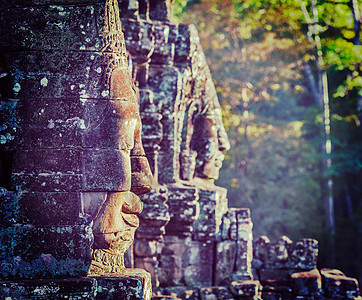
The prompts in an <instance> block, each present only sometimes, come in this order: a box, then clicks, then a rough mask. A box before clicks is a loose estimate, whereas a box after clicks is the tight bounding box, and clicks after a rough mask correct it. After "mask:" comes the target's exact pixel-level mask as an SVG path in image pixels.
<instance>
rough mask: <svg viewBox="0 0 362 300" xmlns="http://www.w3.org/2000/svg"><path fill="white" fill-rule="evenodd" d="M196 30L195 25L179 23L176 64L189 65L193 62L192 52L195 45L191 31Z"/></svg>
mask: <svg viewBox="0 0 362 300" xmlns="http://www.w3.org/2000/svg"><path fill="white" fill-rule="evenodd" d="M192 30H196V29H195V28H194V26H193V25H186V24H179V26H178V35H177V38H176V42H175V59H174V64H175V65H177V66H179V65H180V66H187V65H189V64H190V63H191V57H190V56H191V53H192V52H193V51H194V48H195V45H194V44H193V43H192V42H191V31H192Z"/></svg>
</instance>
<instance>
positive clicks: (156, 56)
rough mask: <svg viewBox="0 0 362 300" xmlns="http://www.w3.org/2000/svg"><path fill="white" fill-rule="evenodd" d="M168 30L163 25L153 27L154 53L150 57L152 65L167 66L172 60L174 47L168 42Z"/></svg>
mask: <svg viewBox="0 0 362 300" xmlns="http://www.w3.org/2000/svg"><path fill="white" fill-rule="evenodd" d="M169 32H170V28H169V26H165V25H155V26H154V32H153V33H154V35H155V41H154V43H155V44H154V51H153V53H152V56H151V62H152V64H158V65H168V64H170V63H171V62H172V61H173V58H174V51H175V48H174V45H173V44H171V43H169V42H168V36H169Z"/></svg>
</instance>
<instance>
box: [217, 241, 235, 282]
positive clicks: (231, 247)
mask: <svg viewBox="0 0 362 300" xmlns="http://www.w3.org/2000/svg"><path fill="white" fill-rule="evenodd" d="M215 256H216V258H215V272H214V278H215V279H214V280H215V285H221V284H224V283H226V282H227V281H229V280H230V277H231V274H232V273H233V271H234V265H235V259H236V242H235V241H222V242H217V243H216V253H215Z"/></svg>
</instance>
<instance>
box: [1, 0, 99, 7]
mask: <svg viewBox="0 0 362 300" xmlns="http://www.w3.org/2000/svg"><path fill="white" fill-rule="evenodd" d="M102 2H103V1H102V0H55V1H54V0H5V1H3V2H1V5H0V8H1V9H7V8H14V7H27V6H29V7H32V6H34V5H47V4H48V5H49V4H50V5H55V4H62V5H74V4H80V3H85V4H89V3H102Z"/></svg>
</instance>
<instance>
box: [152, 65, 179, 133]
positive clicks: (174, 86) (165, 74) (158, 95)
mask: <svg viewBox="0 0 362 300" xmlns="http://www.w3.org/2000/svg"><path fill="white" fill-rule="evenodd" d="M180 75H181V74H180V72H179V71H178V70H177V69H176V68H173V67H170V66H160V65H157V64H153V63H152V60H151V62H150V68H149V75H148V82H147V83H148V87H149V89H150V90H151V91H152V92H153V93H154V98H153V99H154V103H155V105H156V106H162V111H163V113H162V115H163V118H162V124H163V127H164V134H166V135H167V136H168V135H170V136H173V134H174V130H173V127H170V124H166V122H165V121H168V119H170V121H171V120H172V119H171V114H173V112H174V105H175V100H174V99H176V98H177V95H178V92H179V86H180V84H181V76H180ZM166 112H167V113H166ZM167 114H170V115H167ZM172 123H173V122H172Z"/></svg>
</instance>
